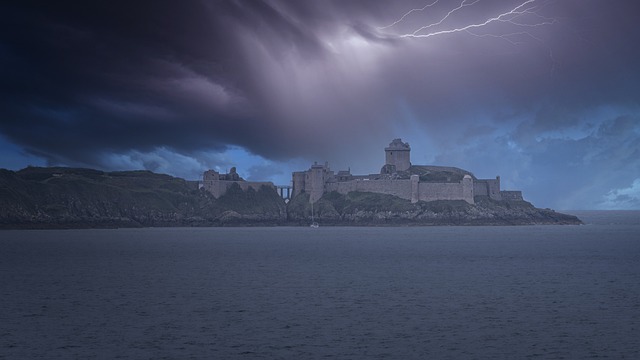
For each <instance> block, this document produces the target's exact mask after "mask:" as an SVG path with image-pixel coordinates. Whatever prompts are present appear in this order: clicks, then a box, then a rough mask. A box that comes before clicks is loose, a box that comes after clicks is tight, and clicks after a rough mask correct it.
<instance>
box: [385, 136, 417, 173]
mask: <svg viewBox="0 0 640 360" xmlns="http://www.w3.org/2000/svg"><path fill="white" fill-rule="evenodd" d="M384 153H385V165H392V166H394V167H395V170H396V171H406V170H409V167H410V166H411V156H410V153H411V148H410V147H409V143H405V142H402V139H393V141H392V142H391V143H390V144H389V146H388V147H386V148H384Z"/></svg>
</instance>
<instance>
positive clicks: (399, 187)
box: [326, 180, 411, 200]
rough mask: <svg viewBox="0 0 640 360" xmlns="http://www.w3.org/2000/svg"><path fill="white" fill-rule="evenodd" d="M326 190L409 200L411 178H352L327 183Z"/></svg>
mask: <svg viewBox="0 0 640 360" xmlns="http://www.w3.org/2000/svg"><path fill="white" fill-rule="evenodd" d="M326 190H327V191H329V192H330V191H337V192H338V193H340V194H343V195H344V194H348V193H349V192H352V191H362V192H373V193H381V194H388V195H394V196H397V197H399V198H402V199H406V200H411V180H354V181H344V182H334V183H327V186H326Z"/></svg>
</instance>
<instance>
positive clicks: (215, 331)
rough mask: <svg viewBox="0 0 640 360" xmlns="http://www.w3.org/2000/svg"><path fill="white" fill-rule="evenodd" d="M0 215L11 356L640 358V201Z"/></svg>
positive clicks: (3, 351) (3, 314) (0, 326)
mask: <svg viewBox="0 0 640 360" xmlns="http://www.w3.org/2000/svg"><path fill="white" fill-rule="evenodd" d="M576 214H577V215H579V216H581V217H582V218H583V220H585V222H587V223H589V224H588V225H584V226H521V227H410V228H328V227H326V228H323V227H321V228H319V229H309V228H232V229H229V228H215V229H212V228H206V229H203V228H200V229H198V228H196V229H193V228H173V229H120V230H69V231H60V230H57V231H2V232H0V237H1V238H0V276H1V283H0V358H3V357H4V358H8V359H14V358H15V359H30V358H45V359H52V358H65V359H67V358H82V359H86V358H105V359H111V358H124V359H126V358H128V359H145V358H175V359H189V358H207V359H253V358H265V359H278V358H283V359H299V358H338V359H357V358H367V359H369V358H373V359H375V358H389V359H410V358H413V359H419V358H422V359H425V358H431V359H473V358H480V359H490V358H491V359H496V358H497V359H526V358H542V359H562V358H565V359H586V358H605V357H608V358H611V359H622V358H628V359H638V358H640V212H588V213H582V212H580V213H576Z"/></svg>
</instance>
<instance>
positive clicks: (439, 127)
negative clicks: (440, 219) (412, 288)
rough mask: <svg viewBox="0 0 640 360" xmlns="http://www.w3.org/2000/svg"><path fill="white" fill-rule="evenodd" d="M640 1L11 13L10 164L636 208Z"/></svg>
mask: <svg viewBox="0 0 640 360" xmlns="http://www.w3.org/2000/svg"><path fill="white" fill-rule="evenodd" d="M639 14H640V5H638V4H636V2H635V1H628V0H528V1H527V0H518V1H514V0H466V1H461V0H454V1H451V0H439V1H436V0H426V1H424V0H416V1H413V0H406V1H388V0H306V1H301V0H265V1H259V0H218V1H205V0H201V1H197V0H193V1H175V0H171V1H170V0H153V1H151V0H149V1H145V0H138V1H100V0H96V1H41V2H38V1H14V2H3V3H2V4H1V5H0V79H1V81H0V84H1V87H0V91H1V95H2V96H1V97H0V159H1V160H0V167H3V168H9V169H20V168H23V167H25V166H27V165H39V166H50V165H51V166H52V165H64V166H81V167H91V168H99V169H104V170H126V169H149V170H152V171H156V172H162V173H168V174H172V175H175V176H180V177H184V178H188V179H197V178H199V177H200V176H201V173H202V171H204V170H206V169H209V168H213V169H218V170H220V171H225V170H227V169H228V168H230V167H231V166H237V167H238V172H239V173H240V174H241V175H242V176H244V177H245V178H247V179H254V180H270V181H274V182H275V183H277V184H287V183H288V182H289V181H290V176H291V175H290V173H291V171H293V170H304V169H306V168H308V167H309V165H310V163H311V162H312V161H322V162H324V161H329V163H330V165H331V167H332V169H334V170H341V169H347V168H349V167H350V168H351V171H352V173H354V174H362V173H373V172H378V171H379V169H380V167H381V166H382V165H383V162H384V152H383V148H384V147H385V146H386V145H387V144H388V143H389V142H390V141H391V140H392V139H393V138H396V137H401V138H402V139H403V140H405V141H408V142H409V143H410V144H411V147H412V162H413V163H414V164H435V165H450V166H457V167H461V168H464V169H467V170H470V171H471V172H473V173H474V174H475V175H476V176H477V177H481V178H493V177H495V176H496V175H500V176H501V179H502V184H503V188H505V189H520V190H523V192H524V196H525V199H527V200H529V201H532V202H533V203H534V204H535V205H536V206H538V207H553V208H557V209H640V45H638V44H640V26H638V23H640V22H639V21H640V15H639Z"/></svg>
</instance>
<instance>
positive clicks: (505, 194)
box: [500, 191, 524, 201]
mask: <svg viewBox="0 0 640 360" xmlns="http://www.w3.org/2000/svg"><path fill="white" fill-rule="evenodd" d="M500 196H501V197H502V200H507V201H522V200H524V199H523V198H522V191H500Z"/></svg>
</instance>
